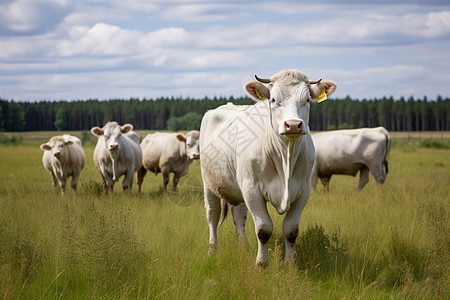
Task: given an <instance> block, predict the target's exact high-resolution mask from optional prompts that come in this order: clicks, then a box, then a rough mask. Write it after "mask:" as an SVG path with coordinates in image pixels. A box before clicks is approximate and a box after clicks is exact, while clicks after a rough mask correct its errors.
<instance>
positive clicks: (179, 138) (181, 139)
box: [177, 134, 186, 143]
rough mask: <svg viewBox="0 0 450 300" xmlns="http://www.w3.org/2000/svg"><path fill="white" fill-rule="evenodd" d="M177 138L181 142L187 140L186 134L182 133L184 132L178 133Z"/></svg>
mask: <svg viewBox="0 0 450 300" xmlns="http://www.w3.org/2000/svg"><path fill="white" fill-rule="evenodd" d="M177 139H178V140H179V141H180V142H183V143H184V142H186V138H185V137H184V135H182V134H177Z"/></svg>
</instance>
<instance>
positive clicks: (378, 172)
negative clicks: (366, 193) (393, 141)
mask: <svg viewBox="0 0 450 300" xmlns="http://www.w3.org/2000/svg"><path fill="white" fill-rule="evenodd" d="M369 169H370V172H371V173H372V175H373V177H374V178H375V180H376V182H377V183H378V184H383V183H384V181H385V180H386V174H385V173H384V172H383V164H382V163H379V164H376V165H375V166H372V165H370V166H369Z"/></svg>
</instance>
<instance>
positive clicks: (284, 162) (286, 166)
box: [265, 128, 302, 214]
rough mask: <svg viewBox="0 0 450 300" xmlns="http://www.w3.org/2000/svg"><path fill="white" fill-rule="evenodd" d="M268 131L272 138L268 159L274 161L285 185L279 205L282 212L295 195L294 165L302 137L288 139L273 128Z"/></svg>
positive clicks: (267, 148)
mask: <svg viewBox="0 0 450 300" xmlns="http://www.w3.org/2000/svg"><path fill="white" fill-rule="evenodd" d="M268 132H269V136H270V138H269V139H267V141H266V143H267V144H266V145H265V149H266V155H267V156H268V157H267V159H269V160H271V161H272V163H273V165H274V167H275V169H276V172H277V174H278V176H279V178H280V180H281V183H282V185H283V187H282V190H283V196H282V198H281V202H280V203H279V207H277V211H278V213H280V214H281V213H285V212H286V211H287V210H288V209H289V207H290V204H291V200H292V197H294V196H295V195H294V193H293V188H295V187H297V186H296V185H295V184H294V182H293V181H294V180H293V175H294V166H295V163H296V162H297V159H298V156H299V152H300V146H301V143H302V138H301V137H300V138H298V139H295V140H291V139H287V138H285V137H283V136H279V135H278V134H277V133H275V132H274V131H273V130H272V128H268ZM294 185H295V186H294Z"/></svg>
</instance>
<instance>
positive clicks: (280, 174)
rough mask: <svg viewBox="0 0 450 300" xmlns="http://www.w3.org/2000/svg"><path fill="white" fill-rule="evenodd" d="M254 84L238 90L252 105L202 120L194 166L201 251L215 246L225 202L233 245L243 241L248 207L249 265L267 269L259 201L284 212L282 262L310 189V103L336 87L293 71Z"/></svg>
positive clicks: (266, 235) (223, 109)
mask: <svg viewBox="0 0 450 300" xmlns="http://www.w3.org/2000/svg"><path fill="white" fill-rule="evenodd" d="M255 77H256V76H255ZM256 79H257V80H258V81H251V82H248V83H247V84H246V85H245V87H244V88H245V90H246V91H247V93H248V94H249V95H250V96H251V97H252V98H253V99H254V100H256V102H257V103H256V104H254V105H238V106H235V105H233V104H231V103H229V104H227V105H223V106H220V107H218V108H216V109H214V110H211V111H208V112H207V113H206V114H205V115H204V117H203V120H202V124H201V127H200V163H201V173H202V177H203V186H204V195H205V207H206V217H207V220H208V225H209V232H210V235H209V254H212V253H213V252H214V250H215V248H216V247H217V226H218V224H219V222H220V219H222V221H223V218H224V215H225V213H224V214H222V218H221V211H224V212H225V211H226V207H227V203H229V204H232V205H233V206H232V208H231V212H232V214H233V219H234V224H235V225H236V233H237V238H238V241H239V240H242V239H243V238H246V236H245V222H246V217H247V209H248V210H250V214H251V215H252V217H253V220H254V223H255V233H256V236H257V239H258V254H257V257H256V264H258V265H267V264H268V262H269V256H268V241H269V239H270V237H271V235H272V232H273V223H272V220H271V218H270V216H269V213H268V210H267V206H266V205H267V202H269V203H270V204H271V205H272V206H273V207H274V208H275V209H276V211H277V212H278V213H279V214H280V215H281V214H286V216H285V218H284V221H283V225H282V232H283V236H284V241H285V256H284V260H285V261H287V260H289V259H290V258H291V257H292V256H293V254H294V252H295V240H296V238H297V235H298V226H299V221H300V215H301V213H302V211H303V208H304V207H305V205H306V202H307V201H308V197H309V194H310V191H311V171H312V168H313V165H314V155H315V154H314V144H313V141H312V139H311V134H310V131H309V128H308V121H309V110H310V101H311V100H317V98H318V96H319V95H320V94H321V92H325V93H326V94H327V95H330V94H331V93H332V92H333V91H334V90H335V88H336V84H335V83H334V82H332V81H328V80H322V81H320V80H319V81H314V82H312V81H310V80H309V79H308V77H307V76H306V75H304V74H303V73H302V72H300V71H298V70H287V71H279V72H278V73H276V74H275V75H273V76H272V77H271V78H270V79H260V78H258V77H256ZM263 83H264V84H267V86H266V85H264V84H263Z"/></svg>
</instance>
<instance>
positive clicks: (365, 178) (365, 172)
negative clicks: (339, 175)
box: [358, 166, 369, 191]
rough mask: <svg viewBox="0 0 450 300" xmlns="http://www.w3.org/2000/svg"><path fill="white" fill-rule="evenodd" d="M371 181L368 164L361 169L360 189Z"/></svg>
mask: <svg viewBox="0 0 450 300" xmlns="http://www.w3.org/2000/svg"><path fill="white" fill-rule="evenodd" d="M368 182H369V168H368V167H366V166H363V167H362V168H361V169H360V170H359V184H358V190H359V191H360V190H362V188H363V187H364V186H365V185H366V184H367V183H368Z"/></svg>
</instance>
